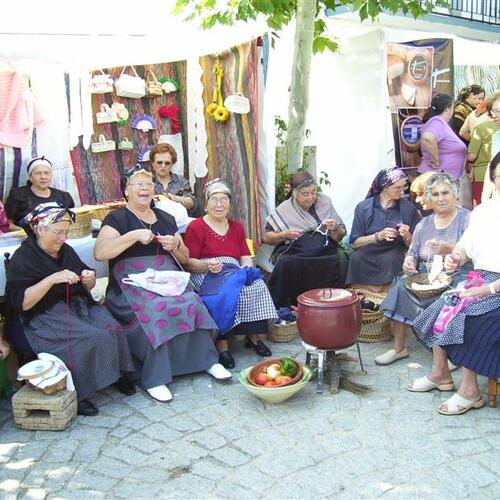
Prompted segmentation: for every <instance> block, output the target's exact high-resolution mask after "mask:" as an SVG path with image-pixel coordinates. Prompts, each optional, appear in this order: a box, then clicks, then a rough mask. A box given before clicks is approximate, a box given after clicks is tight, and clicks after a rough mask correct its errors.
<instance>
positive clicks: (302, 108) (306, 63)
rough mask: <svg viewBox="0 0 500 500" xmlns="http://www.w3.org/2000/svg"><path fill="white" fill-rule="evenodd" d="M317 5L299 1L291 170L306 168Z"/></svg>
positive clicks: (290, 126)
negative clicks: (311, 70)
mask: <svg viewBox="0 0 500 500" xmlns="http://www.w3.org/2000/svg"><path fill="white" fill-rule="evenodd" d="M315 16H316V2H315V1H311V0H298V1H297V15H296V21H295V39H294V49H293V63H292V84H291V87H290V104H289V106H288V134H287V142H286V155H287V162H288V171H289V172H296V171H297V170H298V169H299V168H300V167H302V158H303V154H304V138H305V128H306V113H307V108H308V106H309V72H310V68H311V58H312V46H313V35H314V19H315Z"/></svg>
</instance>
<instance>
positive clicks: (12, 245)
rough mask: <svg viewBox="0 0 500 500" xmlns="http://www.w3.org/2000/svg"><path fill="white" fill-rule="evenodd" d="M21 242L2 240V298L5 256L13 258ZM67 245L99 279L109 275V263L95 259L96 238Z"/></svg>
mask: <svg viewBox="0 0 500 500" xmlns="http://www.w3.org/2000/svg"><path fill="white" fill-rule="evenodd" d="M21 242H22V239H19V240H17V242H14V241H13V239H9V242H7V241H3V242H2V239H1V238H0V258H1V260H2V262H1V263H0V297H3V296H4V295H5V279H6V278H5V265H4V263H3V260H4V254H5V253H7V252H8V253H9V254H10V257H11V258H12V255H13V254H14V252H15V251H16V250H17V248H18V247H19V245H20V244H21ZM2 243H5V245H2ZM66 243H68V245H71V246H72V247H73V248H74V249H75V250H76V253H77V254H78V256H79V257H80V259H82V260H83V262H85V264H87V266H89V268H90V269H95V271H96V276H97V278H102V277H104V276H107V275H108V262H107V261H104V262H97V261H96V260H95V259H94V245H95V238H92V236H90V235H89V236H86V237H85V238H78V239H75V240H66Z"/></svg>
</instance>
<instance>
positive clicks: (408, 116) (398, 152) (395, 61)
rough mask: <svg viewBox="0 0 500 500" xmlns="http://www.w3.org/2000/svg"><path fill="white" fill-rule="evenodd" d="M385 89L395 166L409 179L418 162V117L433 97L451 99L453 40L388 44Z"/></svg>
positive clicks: (419, 121)
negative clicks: (392, 136)
mask: <svg viewBox="0 0 500 500" xmlns="http://www.w3.org/2000/svg"><path fill="white" fill-rule="evenodd" d="M387 88H388V91H389V101H390V111H391V113H392V127H393V135H394V146H395V156H396V163H397V164H398V165H400V166H401V167H402V168H404V169H408V173H409V174H410V175H412V176H413V175H414V174H416V168H417V167H418V166H419V165H420V159H421V152H420V137H421V127H422V118H423V116H424V114H425V112H426V110H427V109H428V108H429V107H430V105H431V101H432V98H433V97H434V96H435V95H437V94H449V95H451V96H453V41H452V40H449V39H441V38H439V39H438V38H436V39H426V40H416V41H413V42H407V43H403V44H401V43H388V44H387Z"/></svg>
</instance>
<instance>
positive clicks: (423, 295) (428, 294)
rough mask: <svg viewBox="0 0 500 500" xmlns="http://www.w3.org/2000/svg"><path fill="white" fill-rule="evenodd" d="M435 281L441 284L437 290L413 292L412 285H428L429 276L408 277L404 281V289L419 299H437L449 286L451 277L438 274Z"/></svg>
mask: <svg viewBox="0 0 500 500" xmlns="http://www.w3.org/2000/svg"><path fill="white" fill-rule="evenodd" d="M437 279H438V280H439V282H440V283H441V286H440V287H439V288H434V289H433V290H415V289H414V288H413V287H412V285H413V283H418V284H420V285H427V284H428V283H429V275H428V274H427V273H420V274H414V275H413V276H409V277H408V278H407V280H406V281H405V286H406V288H407V289H408V290H409V291H410V292H411V293H413V294H414V295H416V296H417V297H419V298H420V299H430V298H432V297H437V296H438V295H441V294H442V293H443V292H444V291H445V290H446V289H447V288H448V287H449V285H450V284H451V281H452V279H451V276H448V275H447V274H440V275H439V276H438V277H437Z"/></svg>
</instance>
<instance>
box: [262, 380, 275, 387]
mask: <svg viewBox="0 0 500 500" xmlns="http://www.w3.org/2000/svg"><path fill="white" fill-rule="evenodd" d="M275 385H276V382H275V381H274V380H268V381H267V382H266V383H265V384H264V387H274V386H275Z"/></svg>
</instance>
